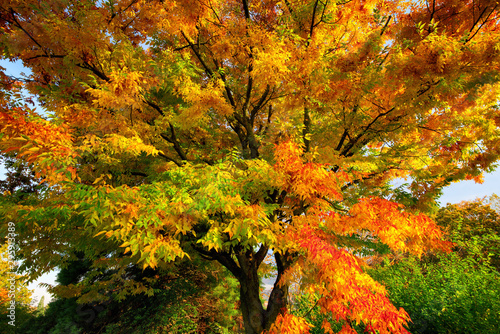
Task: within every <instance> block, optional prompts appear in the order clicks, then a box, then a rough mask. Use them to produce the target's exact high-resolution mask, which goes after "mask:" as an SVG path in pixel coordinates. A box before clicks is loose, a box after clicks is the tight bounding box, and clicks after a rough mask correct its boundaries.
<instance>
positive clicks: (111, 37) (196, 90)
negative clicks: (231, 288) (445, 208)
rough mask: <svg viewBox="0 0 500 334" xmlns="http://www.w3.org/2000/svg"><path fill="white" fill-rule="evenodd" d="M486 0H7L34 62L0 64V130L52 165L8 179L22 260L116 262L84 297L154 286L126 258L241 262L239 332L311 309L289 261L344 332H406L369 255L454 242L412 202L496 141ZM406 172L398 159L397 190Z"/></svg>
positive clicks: (3, 211) (8, 18)
mask: <svg viewBox="0 0 500 334" xmlns="http://www.w3.org/2000/svg"><path fill="white" fill-rule="evenodd" d="M497 7H498V5H497V3H496V1H490V0H480V1H472V0H470V1H469V0H468V1H457V0H436V1H402V0H401V1H399V0H353V1H320V0H316V1H305V0H304V1H302V0H300V1H275V0H263V1H254V0H251V1H248V0H241V1H237V0H210V1H208V0H207V1H205V0H201V1H199V0H196V1H195V0H188V1H145V0H109V1H95V0H85V1H73V0H50V1H43V2H39V1H34V0H19V1H14V2H13V1H10V0H0V14H1V16H0V30H1V31H2V34H0V48H1V49H2V56H1V57H2V58H5V59H9V60H20V61H22V63H23V65H24V66H26V67H28V68H29V69H30V70H31V73H32V74H31V75H30V76H29V78H26V79H25V80H15V79H14V78H11V77H8V76H6V75H5V74H4V73H3V72H2V74H1V75H0V121H1V122H0V130H1V137H0V149H1V150H2V152H3V154H9V155H10V156H12V157H14V159H15V160H16V161H18V166H26V165H29V168H30V172H32V173H33V176H34V177H36V178H41V179H42V180H43V182H45V184H46V191H44V192H43V193H37V192H32V193H30V194H29V195H27V196H24V197H22V198H21V199H20V198H19V197H15V196H14V193H13V192H10V193H5V194H4V196H3V197H2V199H1V206H0V217H1V221H2V222H8V221H12V222H14V223H15V224H16V228H17V230H18V231H19V233H20V235H21V236H22V237H21V238H20V249H21V252H20V253H19V256H20V258H22V259H23V262H22V269H25V270H27V271H29V272H30V273H31V275H32V277H36V275H39V274H40V273H42V272H44V271H48V270H51V269H54V268H56V267H58V266H65V265H66V264H67V263H70V262H71V261H73V260H74V259H75V258H74V254H79V253H83V254H84V258H86V259H87V260H89V261H90V262H91V263H92V266H91V267H92V270H93V271H95V275H97V276H98V275H99V274H98V273H99V272H100V271H101V270H104V271H106V270H110V272H108V273H109V274H110V275H109V276H107V278H106V279H105V280H102V281H99V284H94V283H96V280H93V278H91V279H89V280H87V281H84V282H81V284H80V286H78V287H77V289H74V290H73V291H72V293H76V294H80V295H81V297H80V300H81V301H84V302H89V301H91V300H104V299H106V298H108V297H109V296H103V294H102V293H100V292H99V291H107V290H113V289H111V287H113V288H116V289H118V290H120V291H121V292H119V293H118V294H119V295H121V296H122V297H125V296H126V295H130V294H132V295H133V294H136V293H141V292H147V291H148V286H147V284H145V283H144V282H137V281H135V280H134V279H132V280H131V275H130V272H129V269H130V268H131V266H133V264H139V266H141V267H142V268H155V269H156V268H160V267H163V266H167V267H175V265H176V264H178V263H179V261H187V260H189V259H192V260H193V261H195V259H197V258H199V257H202V258H204V259H206V260H212V261H217V262H219V263H220V264H222V265H223V266H224V267H226V268H227V269H228V270H229V272H231V274H232V275H233V276H234V277H235V278H236V279H237V280H238V281H239V284H240V310H241V314H242V316H243V322H244V328H245V331H246V332H247V333H261V332H263V331H264V330H271V331H276V330H283V331H284V330H285V328H292V327H293V326H295V328H298V329H299V328H304V331H306V327H307V326H308V325H307V323H306V322H305V321H304V320H303V319H301V318H300V317H297V316H295V315H293V314H291V313H288V312H286V309H287V304H288V287H289V285H290V283H291V280H292V278H293V277H296V276H301V277H303V282H304V284H303V287H304V288H305V289H308V291H309V292H311V293H315V294H317V295H318V296H319V297H318V298H319V301H318V305H319V306H320V307H321V308H322V310H323V311H324V312H328V313H331V314H332V316H333V317H336V318H337V320H338V321H340V322H341V323H342V326H343V328H342V331H343V332H346V333H348V332H350V331H352V328H351V324H353V323H362V324H364V326H366V329H367V330H368V331H371V332H377V331H378V332H379V333H386V332H393V333H394V332H404V324H405V323H406V321H407V320H408V319H409V318H408V315H407V313H406V312H405V311H404V310H402V309H397V308H396V307H394V306H393V305H392V304H391V303H390V301H389V299H388V298H387V297H386V294H385V289H384V288H383V287H382V286H381V285H380V284H378V283H377V282H376V281H374V280H373V279H372V278H371V277H370V276H369V275H367V274H366V273H365V272H364V271H363V268H364V266H365V262H366V255H367V254H368V253H370V254H374V253H376V252H377V251H379V250H384V249H385V250H387V248H391V249H393V250H395V251H405V252H410V253H413V254H417V255H419V254H422V253H424V252H425V251H427V250H428V249H429V248H434V249H444V250H446V249H448V248H449V244H448V243H446V242H443V241H440V238H441V232H440V230H439V228H438V227H437V226H436V224H435V223H434V222H433V221H432V220H431V219H429V218H428V217H426V216H425V215H424V213H425V211H426V210H428V209H429V208H431V207H433V205H435V204H434V203H435V197H436V196H437V195H438V194H439V192H440V190H441V189H442V188H443V187H444V186H446V185H448V184H449V183H450V182H453V181H458V180H462V179H475V180H476V181H478V182H480V181H481V173H482V172H483V171H489V170H491V169H492V168H493V167H492V166H494V163H495V162H496V161H497V160H498V156H499V153H500V128H499V127H500V119H499V117H498V107H497V102H498V93H499V87H500V84H499V81H498V79H499V78H498V73H499V72H498V69H499V65H500V64H499V60H500V54H499V51H498V50H499V48H498V45H499V43H500V30H499V29H498V24H499V22H498V15H499V14H498V8H497ZM21 87H23V88H25V89H27V90H28V91H29V92H30V93H31V94H34V95H36V96H37V98H38V100H39V101H40V104H41V105H42V107H43V108H44V110H45V111H44V112H43V115H42V114H41V113H40V112H36V111H34V110H33V109H32V108H30V107H28V105H27V104H25V103H24V102H23V98H22V96H20V94H19V90H20V88H21ZM399 177H410V178H411V184H410V187H409V191H410V193H409V194H407V195H408V196H407V197H408V198H410V199H411V200H409V201H406V202H405V204H410V205H409V206H406V207H404V206H402V205H400V204H399V203H397V201H398V200H399V197H398V194H397V193H396V192H394V191H392V190H391V187H390V181H391V180H393V179H395V178H399ZM1 228H2V230H1V231H2V233H3V232H5V227H4V225H2V226H1ZM268 254H269V255H270V256H272V257H273V258H274V263H275V265H276V279H277V282H276V284H275V285H274V286H273V290H272V292H271V294H270V297H269V301H268V304H267V306H266V307H264V306H263V305H262V302H261V300H260V296H259V289H260V276H261V275H262V272H261V271H260V268H263V266H262V263H263V262H264V259H265V258H266V256H267V255H268ZM89 277H96V276H89ZM90 283H92V284H90ZM344 291H345V293H344ZM68 293H69V292H68ZM275 321H276V324H275V325H274V327H272V326H273V323H274V322H275ZM291 324H293V326H292V325H291ZM325 326H328V325H327V324H325ZM280 328H281V329H280Z"/></svg>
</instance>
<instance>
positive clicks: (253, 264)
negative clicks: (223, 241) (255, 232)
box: [238, 252, 288, 334]
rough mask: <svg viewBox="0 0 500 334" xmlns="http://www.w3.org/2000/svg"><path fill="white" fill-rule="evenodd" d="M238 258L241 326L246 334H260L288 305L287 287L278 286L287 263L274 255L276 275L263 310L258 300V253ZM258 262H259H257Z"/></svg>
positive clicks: (277, 255)
mask: <svg viewBox="0 0 500 334" xmlns="http://www.w3.org/2000/svg"><path fill="white" fill-rule="evenodd" d="M248 255H249V254H248V252H247V254H245V255H244V256H243V255H242V256H238V260H239V261H238V262H239V264H240V268H241V269H242V272H241V273H242V275H240V277H238V280H239V282H240V308H241V313H242V316H243V324H244V327H245V333H246V334H260V333H262V332H263V331H264V330H268V329H269V328H270V327H271V325H272V324H273V323H274V321H275V320H276V318H277V316H278V315H279V314H280V313H282V312H284V311H285V310H286V308H287V305H288V285H286V284H284V285H279V284H278V283H279V280H280V279H281V276H282V275H283V273H284V271H285V270H286V268H287V267H288V263H286V264H285V263H284V261H282V257H281V256H280V255H279V254H275V259H276V264H277V268H278V275H277V277H276V282H275V283H274V287H273V290H272V291H271V294H270V296H269V300H268V304H267V308H266V309H264V307H263V306H262V301H261V299H260V279H259V275H258V267H259V265H260V262H261V260H260V259H259V256H258V253H257V254H252V255H254V256H248ZM259 260H260V261H259Z"/></svg>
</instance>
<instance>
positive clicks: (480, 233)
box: [435, 194, 500, 271]
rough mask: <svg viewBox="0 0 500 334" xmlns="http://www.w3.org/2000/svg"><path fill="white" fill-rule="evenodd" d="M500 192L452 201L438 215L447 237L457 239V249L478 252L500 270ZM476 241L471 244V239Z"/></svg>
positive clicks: (460, 252) (461, 251)
mask: <svg viewBox="0 0 500 334" xmlns="http://www.w3.org/2000/svg"><path fill="white" fill-rule="evenodd" d="M497 197H498V196H497V195H495V194H493V195H492V196H490V197H489V198H482V199H476V200H474V201H464V202H461V203H458V204H448V205H446V207H443V208H441V209H440V210H439V211H438V212H437V213H436V216H435V220H436V222H437V223H438V225H439V226H441V227H443V229H444V230H445V232H446V234H447V239H449V240H451V241H453V242H455V243H457V245H455V247H454V250H455V251H456V252H457V253H458V254H460V255H461V256H462V257H467V256H469V257H470V256H471V254H474V255H475V256H476V257H479V259H484V260H487V261H488V262H490V263H491V265H492V266H493V267H495V268H497V270H499V271H500V213H499V212H497V211H495V210H494V207H493V205H492V204H495V199H496V198H497ZM472 240H473V241H474V244H475V247H471V244H468V243H467V242H468V241H472Z"/></svg>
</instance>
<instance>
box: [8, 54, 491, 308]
mask: <svg viewBox="0 0 500 334" xmlns="http://www.w3.org/2000/svg"><path fill="white" fill-rule="evenodd" d="M0 66H1V67H4V68H5V69H6V70H5V72H6V74H7V75H11V76H14V77H21V72H25V73H26V74H27V75H29V70H27V69H26V68H23V66H22V64H21V63H20V62H16V63H13V62H9V61H6V60H3V59H0ZM4 171H5V170H4V168H3V167H2V166H1V165H0V179H3V178H4ZM493 193H496V194H497V195H500V168H499V169H497V170H496V171H495V172H493V173H489V174H485V175H484V182H483V184H477V183H475V182H474V181H472V180H471V181H462V182H458V183H453V184H451V185H450V186H448V187H447V188H445V189H444V193H443V195H442V196H441V198H440V200H439V202H440V203H441V205H442V206H444V205H446V204H447V203H459V202H461V201H468V200H474V199H476V198H481V197H485V196H491V195H492V194H493ZM55 278H56V273H55V272H52V273H49V274H46V275H43V276H42V277H41V278H39V279H38V280H37V281H36V282H34V283H32V284H30V285H29V288H30V289H34V290H35V293H34V299H36V300H39V299H40V298H41V296H42V295H44V296H45V302H46V303H47V302H48V301H49V300H50V299H51V297H50V295H49V294H48V292H47V290H46V289H44V288H42V287H39V286H38V284H39V283H48V284H54V281H55Z"/></svg>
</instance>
